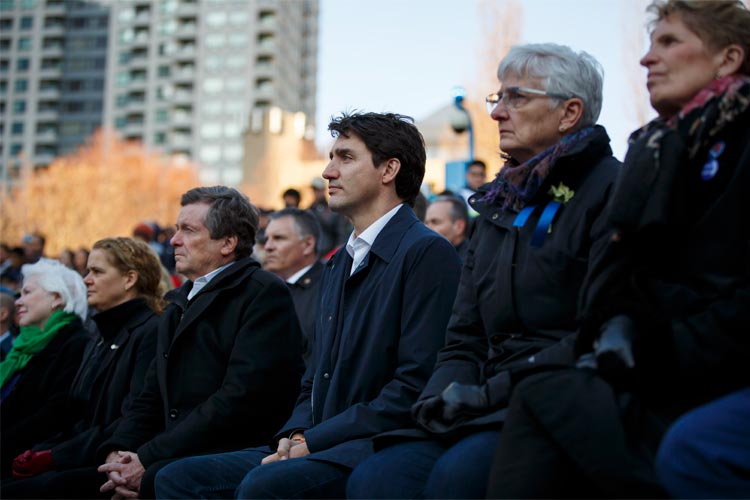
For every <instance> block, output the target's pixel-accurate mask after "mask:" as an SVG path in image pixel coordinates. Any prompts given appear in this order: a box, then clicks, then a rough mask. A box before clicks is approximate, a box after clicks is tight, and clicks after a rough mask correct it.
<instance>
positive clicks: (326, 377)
mask: <svg viewBox="0 0 750 500" xmlns="http://www.w3.org/2000/svg"><path fill="white" fill-rule="evenodd" d="M323 378H324V379H326V380H328V379H329V378H331V374H330V373H328V372H325V373H324V374H323Z"/></svg>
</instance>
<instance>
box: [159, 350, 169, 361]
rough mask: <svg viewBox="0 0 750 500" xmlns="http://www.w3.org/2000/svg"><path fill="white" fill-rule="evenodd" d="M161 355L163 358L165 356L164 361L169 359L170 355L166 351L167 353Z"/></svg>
mask: <svg viewBox="0 0 750 500" xmlns="http://www.w3.org/2000/svg"><path fill="white" fill-rule="evenodd" d="M161 355H162V356H164V359H167V358H168V357H169V354H167V352H166V351H165V352H163V353H162V354H161Z"/></svg>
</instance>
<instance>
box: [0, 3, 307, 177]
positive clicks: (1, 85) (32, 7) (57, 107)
mask: <svg viewBox="0 0 750 500" xmlns="http://www.w3.org/2000/svg"><path fill="white" fill-rule="evenodd" d="M28 18H30V19H31V21H28ZM317 31H318V0H117V1H106V0H87V1H86V0H0V106H2V108H1V109H2V111H1V113H2V118H3V119H2V123H3V124H4V126H3V129H2V130H1V131H0V137H1V139H0V147H2V154H0V159H1V161H2V167H3V168H4V169H5V171H6V172H7V170H8V166H10V165H13V164H14V162H15V161H16V160H15V159H14V157H15V156H16V155H17V154H18V152H19V151H23V152H24V155H25V156H26V158H28V159H29V160H30V162H31V163H32V164H34V165H44V164H46V163H48V162H49V161H50V160H51V159H52V158H54V156H56V155H58V154H61V153H64V152H67V151H69V150H70V149H71V148H74V147H76V146H77V145H79V144H80V143H81V142H82V141H83V139H84V138H85V137H86V136H88V135H89V134H90V132H91V131H92V128H94V127H95V126H98V125H100V124H101V125H104V126H107V127H110V128H113V129H115V130H116V131H117V132H118V133H119V134H120V135H121V136H122V137H125V138H129V139H135V140H140V141H142V142H143V143H144V144H145V145H147V146H149V147H151V148H153V149H158V150H160V151H163V152H164V153H166V154H173V155H185V156H187V157H189V158H190V159H192V160H193V161H195V162H196V163H197V164H199V165H200V166H201V171H200V174H201V177H202V180H203V181H204V182H206V183H225V184H230V185H231V184H237V183H239V182H240V181H241V179H242V158H243V154H244V152H243V139H242V137H243V132H244V131H245V129H246V128H247V127H248V125H249V122H250V118H251V116H257V115H258V114H259V113H261V112H262V111H263V110H267V109H271V108H273V107H278V108H281V109H284V110H286V111H291V112H300V111H301V112H303V113H304V114H305V115H306V116H307V117H308V118H307V119H308V123H309V124H310V125H309V126H310V127H312V119H313V117H314V116H315V102H316V98H315V96H316V76H317ZM24 60H26V62H22V61H24ZM19 68H21V69H19ZM24 68H25V69H24ZM21 101H23V104H21ZM310 132H311V133H312V130H311V131H310Z"/></svg>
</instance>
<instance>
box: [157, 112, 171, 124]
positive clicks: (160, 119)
mask: <svg viewBox="0 0 750 500" xmlns="http://www.w3.org/2000/svg"><path fill="white" fill-rule="evenodd" d="M154 119H155V120H156V123H166V121H167V120H169V111H167V110H166V109H157V110H156V113H154Z"/></svg>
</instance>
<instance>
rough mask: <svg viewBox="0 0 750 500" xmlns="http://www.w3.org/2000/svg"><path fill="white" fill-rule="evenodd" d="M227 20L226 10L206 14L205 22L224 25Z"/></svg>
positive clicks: (212, 24) (211, 24)
mask: <svg viewBox="0 0 750 500" xmlns="http://www.w3.org/2000/svg"><path fill="white" fill-rule="evenodd" d="M226 22H227V13H226V12H210V13H209V14H208V15H207V16H206V24H208V25H209V26H224V24H226Z"/></svg>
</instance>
